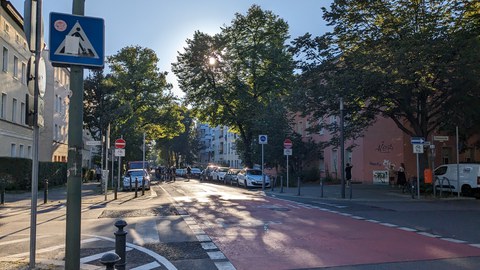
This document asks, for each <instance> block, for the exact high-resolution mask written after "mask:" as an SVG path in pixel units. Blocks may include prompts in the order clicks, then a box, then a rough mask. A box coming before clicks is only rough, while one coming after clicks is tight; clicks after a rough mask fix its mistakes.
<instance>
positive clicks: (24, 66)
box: [20, 62, 27, 84]
mask: <svg viewBox="0 0 480 270" xmlns="http://www.w3.org/2000/svg"><path fill="white" fill-rule="evenodd" d="M20 76H21V78H20V79H21V82H22V83H23V84H27V64H25V63H24V62H22V74H20Z"/></svg>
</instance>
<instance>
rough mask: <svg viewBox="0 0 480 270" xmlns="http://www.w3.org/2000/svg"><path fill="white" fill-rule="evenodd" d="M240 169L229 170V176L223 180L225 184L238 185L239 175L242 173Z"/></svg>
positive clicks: (226, 175)
mask: <svg viewBox="0 0 480 270" xmlns="http://www.w3.org/2000/svg"><path fill="white" fill-rule="evenodd" d="M240 171H241V170H240V169H230V170H228V172H227V174H225V177H224V178H223V182H224V183H225V184H227V183H229V184H230V185H233V184H235V185H238V179H237V174H238V173H239V172H240Z"/></svg>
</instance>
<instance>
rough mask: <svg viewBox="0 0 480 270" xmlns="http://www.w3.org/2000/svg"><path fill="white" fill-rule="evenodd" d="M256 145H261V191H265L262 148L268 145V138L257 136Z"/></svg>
mask: <svg viewBox="0 0 480 270" xmlns="http://www.w3.org/2000/svg"><path fill="white" fill-rule="evenodd" d="M258 143H259V144H261V145H262V191H265V175H263V170H264V168H263V166H264V163H265V162H264V161H263V157H264V151H263V146H264V145H265V144H267V143H268V136H267V135H258Z"/></svg>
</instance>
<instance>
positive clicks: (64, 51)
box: [49, 12, 105, 68]
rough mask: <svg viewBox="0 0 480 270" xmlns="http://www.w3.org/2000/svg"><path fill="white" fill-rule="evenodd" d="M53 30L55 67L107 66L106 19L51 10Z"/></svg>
mask: <svg viewBox="0 0 480 270" xmlns="http://www.w3.org/2000/svg"><path fill="white" fill-rule="evenodd" d="M49 32H50V46H49V47H50V61H51V62H52V65H53V66H68V65H79V66H84V67H96V68H103V65H104V61H105V60H104V59H105V22H104V20H103V19H102V18H94V17H86V16H79V15H72V14H63V13H56V12H51V13H50V31H49Z"/></svg>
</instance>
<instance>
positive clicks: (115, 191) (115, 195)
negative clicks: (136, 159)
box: [113, 180, 118, 200]
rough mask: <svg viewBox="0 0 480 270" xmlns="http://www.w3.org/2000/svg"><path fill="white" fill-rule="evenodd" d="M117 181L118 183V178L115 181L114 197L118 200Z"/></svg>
mask: <svg viewBox="0 0 480 270" xmlns="http://www.w3.org/2000/svg"><path fill="white" fill-rule="evenodd" d="M117 183H118V180H117V181H113V190H114V193H113V194H114V196H113V199H114V200H116V199H117V192H118V187H117Z"/></svg>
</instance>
